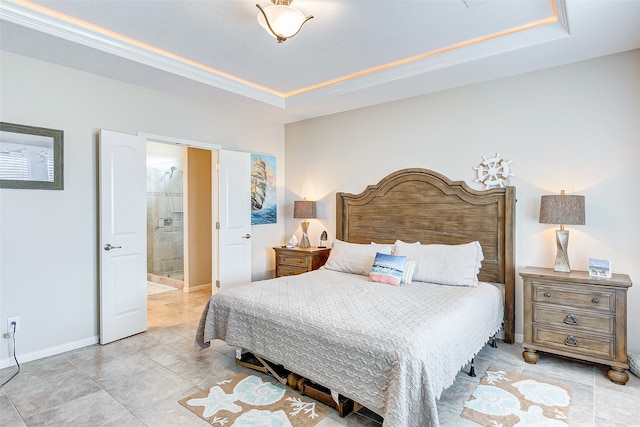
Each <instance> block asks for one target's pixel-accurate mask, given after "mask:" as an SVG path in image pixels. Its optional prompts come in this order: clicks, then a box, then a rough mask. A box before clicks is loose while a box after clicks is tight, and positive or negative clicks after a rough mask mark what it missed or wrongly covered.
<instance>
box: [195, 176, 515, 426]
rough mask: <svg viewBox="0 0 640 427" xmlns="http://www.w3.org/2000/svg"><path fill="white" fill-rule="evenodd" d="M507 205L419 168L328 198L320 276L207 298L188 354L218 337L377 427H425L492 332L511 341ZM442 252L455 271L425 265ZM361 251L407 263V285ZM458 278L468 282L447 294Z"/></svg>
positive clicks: (507, 194) (509, 195)
mask: <svg viewBox="0 0 640 427" xmlns="http://www.w3.org/2000/svg"><path fill="white" fill-rule="evenodd" d="M514 205H515V189H514V188H513V187H506V188H498V189H491V190H487V191H476V190H473V189H471V188H470V187H468V186H467V185H466V184H464V183H463V182H453V181H450V180H449V179H448V178H446V177H444V176H443V175H440V174H439V173H437V172H433V171H430V170H426V169H403V170H400V171H397V172H395V173H392V174H391V175H389V176H387V177H386V178H383V179H382V180H381V181H380V182H379V183H378V184H376V185H371V186H368V187H367V188H366V189H365V190H364V191H363V192H362V193H360V194H348V193H337V194H336V213H337V217H336V222H337V224H336V226H337V230H336V238H337V240H336V242H334V249H333V250H332V253H331V255H330V257H329V260H328V261H327V264H326V265H325V267H323V268H321V269H319V270H316V271H312V272H309V273H305V274H302V275H299V276H292V277H281V278H277V279H272V280H266V281H261V282H254V283H251V284H247V285H246V286H240V287H238V288H234V289H232V290H229V291H226V292H221V293H219V294H217V295H214V296H213V297H212V298H211V299H210V300H209V302H208V303H207V305H206V307H205V308H204V310H203V314H202V317H201V320H200V324H199V326H198V331H197V335H196V345H197V346H198V347H199V348H205V347H207V346H208V345H209V342H210V341H211V340H213V339H222V340H224V341H226V342H227V344H229V345H231V346H236V347H240V348H243V349H246V350H248V351H251V352H253V353H255V354H257V355H260V356H262V357H264V358H266V359H268V360H270V361H272V362H274V363H277V364H280V365H282V366H284V367H286V369H287V370H290V371H291V372H295V373H296V374H299V375H301V376H303V377H305V378H309V379H310V380H311V381H314V382H316V383H318V384H322V385H323V386H325V387H327V388H329V389H331V390H332V391H333V392H335V393H339V394H341V395H343V396H346V397H348V398H350V399H353V400H354V401H356V402H358V403H359V404H361V405H363V406H365V407H367V408H368V409H370V410H372V411H374V412H375V413H377V414H379V415H381V416H382V417H383V418H384V424H383V425H384V426H390V427H404V426H406V427H408V426H411V427H413V426H437V425H438V415H437V407H436V400H437V399H438V398H439V396H440V393H441V392H442V390H443V389H445V388H447V387H449V386H450V385H451V384H452V383H453V381H454V379H455V376H456V374H457V373H458V372H459V371H460V369H461V368H462V367H463V366H464V365H465V364H467V363H468V362H469V361H470V360H471V359H472V358H473V357H474V356H475V355H476V354H477V352H478V351H480V349H481V348H482V347H483V346H484V345H485V343H486V342H487V341H488V340H489V338H490V336H491V335H492V334H494V333H496V332H497V331H498V330H499V329H500V328H501V327H502V329H503V330H504V340H505V341H507V342H513V336H514V330H513V325H514V287H515V271H514V245H513V239H514ZM416 242H419V244H417V243H416ZM477 248H481V254H480V255H476V254H477V251H478V249H477ZM450 250H453V251H455V254H462V255H461V256H460V257H459V258H460V259H461V261H460V262H456V269H448V270H447V271H446V272H445V273H446V274H442V272H441V271H428V270H429V268H425V265H427V264H425V263H424V260H433V259H435V258H429V256H432V255H430V254H432V253H433V251H437V254H441V252H440V251H450ZM460 251H462V252H460ZM474 251H476V252H474ZM372 252H374V253H375V254H376V255H375V256H376V258H375V259H376V260H377V259H378V256H383V255H380V254H391V255H389V256H390V257H397V259H400V258H402V253H404V254H407V255H408V256H405V260H406V259H409V258H414V259H415V260H417V266H416V270H415V279H416V280H414V281H413V282H412V281H411V280H410V278H409V280H408V282H409V283H407V284H403V285H401V286H392V285H390V284H388V283H384V282H378V281H371V279H370V276H369V274H368V273H369V271H370V270H371V263H370V262H371V261H369V264H368V265H366V264H365V263H363V258H362V257H361V256H360V255H362V254H364V253H366V254H367V256H370V254H371V253H372ZM395 254H398V255H395ZM425 254H426V255H425ZM468 255H469V256H468ZM456 256H457V255H456ZM421 257H426V258H424V259H423V258H421ZM474 257H475V258H474ZM471 258H473V259H471ZM456 259H458V258H456ZM405 260H403V262H404V261H405ZM480 260H481V261H482V262H481V266H480V263H479V261H480ZM376 262H377V261H376ZM414 262H415V261H414ZM474 262H475V274H474V275H473V278H472V279H470V278H469V274H468V270H469V268H472V267H474V266H473V264H474ZM375 264H376V263H375V262H374V265H375ZM435 264H437V263H435V262H434V263H433V265H435ZM458 266H459V267H460V268H459V270H460V272H466V273H465V274H462V273H458V272H457V270H458V268H457V267H458ZM432 270H433V269H432ZM436 270H437V269H436ZM453 270H455V271H453ZM452 271H453V272H452ZM430 274H435V276H432V275H430ZM438 274H441V275H440V276H438ZM461 275H462V276H461ZM441 277H442V279H440V278H441ZM461 277H462V279H464V280H467V279H469V280H473V281H474V282H473V285H471V286H458V285H459V284H460V283H458V282H457V281H458V280H459V279H460V278H461ZM431 278H434V279H433V280H432V279H431ZM404 279H405V278H404V277H403V281H404ZM418 279H420V280H418ZM425 279H429V280H425ZM447 280H453V282H451V283H449V284H441V283H439V282H446V281H447ZM460 280H461V279H460ZM430 281H432V282H433V283H430ZM465 284H468V283H467V282H465Z"/></svg>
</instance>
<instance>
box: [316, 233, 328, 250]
mask: <svg viewBox="0 0 640 427" xmlns="http://www.w3.org/2000/svg"><path fill="white" fill-rule="evenodd" d="M318 247H319V248H326V247H327V232H326V231H323V232H322V234H320V244H319V245H318Z"/></svg>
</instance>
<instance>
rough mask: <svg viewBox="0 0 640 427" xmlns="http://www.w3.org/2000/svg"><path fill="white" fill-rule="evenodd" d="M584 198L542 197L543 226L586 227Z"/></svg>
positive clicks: (562, 195) (541, 216)
mask: <svg viewBox="0 0 640 427" xmlns="http://www.w3.org/2000/svg"><path fill="white" fill-rule="evenodd" d="M584 218H585V215H584V196H577V195H570V196H567V195H565V194H564V191H563V194H561V195H549V196H542V198H541V199H540V219H539V222H540V223H541V224H574V225H584V223H585V219H584Z"/></svg>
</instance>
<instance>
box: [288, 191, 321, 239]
mask: <svg viewBox="0 0 640 427" xmlns="http://www.w3.org/2000/svg"><path fill="white" fill-rule="evenodd" d="M293 217H294V218H302V222H301V223H300V225H301V226H302V239H301V240H300V247H301V248H310V247H311V244H310V243H309V235H308V234H307V231H308V230H309V221H307V219H311V218H315V217H316V202H312V201H310V200H298V201H295V202H293Z"/></svg>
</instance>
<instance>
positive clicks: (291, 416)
mask: <svg viewBox="0 0 640 427" xmlns="http://www.w3.org/2000/svg"><path fill="white" fill-rule="evenodd" d="M179 402H180V404H181V405H182V406H184V407H185V408H187V409H189V410H190V411H192V412H193V413H195V414H196V415H198V416H199V417H200V418H202V419H204V420H206V421H207V422H208V423H209V424H211V425H214V426H215V425H219V426H225V427H229V426H295V427H311V426H314V425H315V424H316V423H318V421H320V420H322V419H323V418H324V417H325V416H326V415H327V414H328V413H329V409H328V408H327V407H324V406H322V405H321V404H320V403H318V402H316V401H315V400H312V399H308V398H306V397H301V396H300V395H298V394H297V393H295V394H294V392H292V391H290V390H287V389H285V388H284V387H283V386H279V385H275V384H272V383H270V382H268V381H263V380H262V378H260V377H257V376H255V375H246V374H238V375H236V376H234V377H232V378H230V379H228V380H224V381H221V382H219V383H217V384H215V385H214V386H212V387H209V388H206V389H204V390H202V391H200V392H198V393H196V394H193V395H191V396H188V397H185V398H184V399H182V400H180V401H179Z"/></svg>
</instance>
